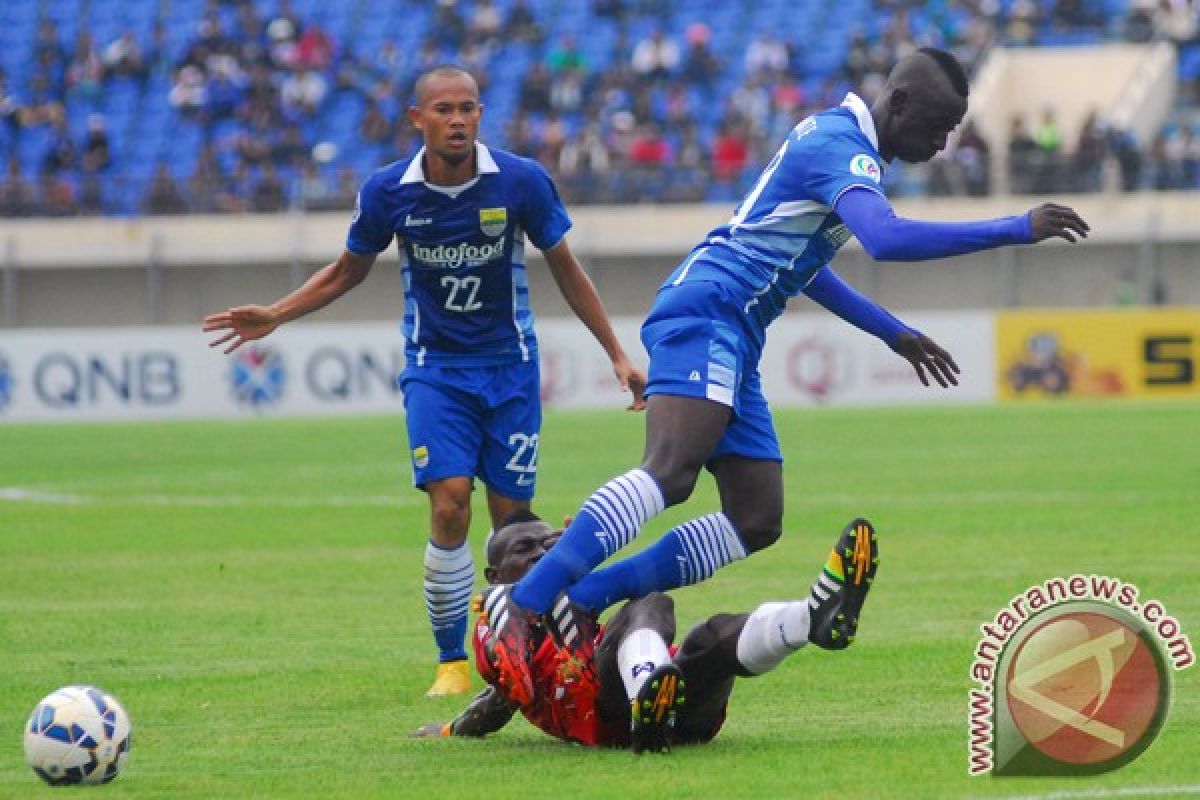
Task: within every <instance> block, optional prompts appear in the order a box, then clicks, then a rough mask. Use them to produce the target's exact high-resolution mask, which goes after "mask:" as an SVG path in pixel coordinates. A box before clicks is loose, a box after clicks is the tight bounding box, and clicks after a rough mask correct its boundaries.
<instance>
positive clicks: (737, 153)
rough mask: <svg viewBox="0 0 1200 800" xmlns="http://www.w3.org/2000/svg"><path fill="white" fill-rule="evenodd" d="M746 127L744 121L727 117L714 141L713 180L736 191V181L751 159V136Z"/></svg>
mask: <svg viewBox="0 0 1200 800" xmlns="http://www.w3.org/2000/svg"><path fill="white" fill-rule="evenodd" d="M746 127H747V126H746V123H745V122H743V121H742V120H740V119H738V118H736V117H726V118H725V119H724V120H723V121H722V122H721V127H720V130H719V131H718V132H717V138H716V139H715V140H714V141H713V146H712V174H713V180H715V181H717V182H719V183H722V184H727V188H730V189H736V185H735V184H736V181H737V179H738V178H739V177H740V176H741V174H742V170H744V169H745V168H746V165H747V163H748V162H749V159H750V136H749V132H748V131H747V129H746Z"/></svg>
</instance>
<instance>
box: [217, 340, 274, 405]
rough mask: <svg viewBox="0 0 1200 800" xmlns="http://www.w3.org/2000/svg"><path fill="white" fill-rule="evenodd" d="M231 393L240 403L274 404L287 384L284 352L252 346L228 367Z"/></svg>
mask: <svg viewBox="0 0 1200 800" xmlns="http://www.w3.org/2000/svg"><path fill="white" fill-rule="evenodd" d="M230 373H231V374H230V379H231V382H232V384H233V397H234V399H235V400H236V401H237V402H238V404H239V405H243V406H251V407H253V408H262V407H264V406H271V405H275V404H276V403H278V402H279V400H280V399H281V398H282V397H283V391H284V388H285V387H286V386H287V369H286V368H285V367H284V363H283V356H281V355H280V354H279V353H278V352H277V351H275V350H274V349H272V348H269V347H251V348H250V349H249V350H246V351H244V352H243V353H241V354H240V355H239V356H238V357H237V359H235V360H234V362H233V365H232V366H231V367H230Z"/></svg>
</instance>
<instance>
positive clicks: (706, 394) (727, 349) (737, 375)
mask: <svg viewBox="0 0 1200 800" xmlns="http://www.w3.org/2000/svg"><path fill="white" fill-rule="evenodd" d="M744 316H745V315H744V314H742V312H741V309H740V308H739V307H737V306H736V305H734V304H732V303H731V302H729V301H728V299H727V298H726V297H725V295H724V293H723V292H722V290H721V288H720V287H719V286H717V285H716V284H713V283H708V282H700V281H698V282H696V283H693V284H683V285H681V286H679V287H672V288H668V289H664V290H663V291H661V292H660V293H659V295H658V299H657V300H656V302H655V304H654V308H653V309H652V310H651V311H650V316H649V317H647V319H646V322H645V324H644V325H642V344H643V345H645V347H646V352H647V353H649V354H650V368H649V370H648V375H647V378H648V382H647V384H646V395H647V396H650V395H655V394H667V395H674V396H676V397H699V398H704V399H707V400H712V401H713V402H716V403H720V404H721V405H725V406H729V407H730V408H732V409H733V417H732V418H731V419H730V421H729V427H727V428H726V429H725V435H724V436H722V437H721V441H720V442H718V443H717V447H716V449H715V450H714V451H713V453H712V455H711V456H710V460H711V459H715V458H719V457H721V456H725V455H735V456H742V457H744V458H753V459H757V460H761V461H783V452H782V451H781V450H780V448H779V438H778V437H777V436H776V435H775V425H774V423H773V422H772V421H771V409H770V408H769V407H768V406H767V399H766V397H764V396H763V393H762V381H761V379H760V378H759V374H758V359H759V356H760V355H761V350H760V346H759V345H758V343H757V342H756V341H755V340H754V338H753V337H752V336H751V335H750V334H749V332H748V331H747V330H746V329H745V328H744V327H743V326H744V323H743V321H742V320H741V319H740V317H744Z"/></svg>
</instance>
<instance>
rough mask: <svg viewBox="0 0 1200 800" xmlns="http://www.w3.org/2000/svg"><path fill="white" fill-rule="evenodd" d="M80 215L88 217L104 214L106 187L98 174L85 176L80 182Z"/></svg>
mask: <svg viewBox="0 0 1200 800" xmlns="http://www.w3.org/2000/svg"><path fill="white" fill-rule="evenodd" d="M78 213H80V214H84V215H88V216H94V215H97V214H102V213H104V186H103V185H102V184H101V183H100V176H99V175H97V174H96V173H89V174H85V175H84V176H83V177H82V178H81V179H80V181H79V202H78Z"/></svg>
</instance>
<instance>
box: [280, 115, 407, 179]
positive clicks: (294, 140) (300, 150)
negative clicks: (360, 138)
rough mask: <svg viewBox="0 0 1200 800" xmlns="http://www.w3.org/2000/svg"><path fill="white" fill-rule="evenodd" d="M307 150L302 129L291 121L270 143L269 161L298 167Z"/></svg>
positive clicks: (308, 150) (307, 153)
mask: <svg viewBox="0 0 1200 800" xmlns="http://www.w3.org/2000/svg"><path fill="white" fill-rule="evenodd" d="M389 133H390V132H389ZM385 140H386V139H385ZM385 140H381V141H385ZM309 152H310V149H309V146H308V143H307V142H305V141H304V131H303V130H301V128H300V126H299V125H297V124H296V123H294V122H293V123H290V124H289V125H288V126H287V127H286V128H284V129H283V133H282V134H281V135H279V136H278V137H277V138H276V139H275V141H274V142H273V143H272V144H271V163H272V164H274V165H275V166H277V167H296V168H299V167H300V166H301V165H302V164H303V163H304V162H305V161H307V160H308V156H309Z"/></svg>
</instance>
